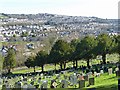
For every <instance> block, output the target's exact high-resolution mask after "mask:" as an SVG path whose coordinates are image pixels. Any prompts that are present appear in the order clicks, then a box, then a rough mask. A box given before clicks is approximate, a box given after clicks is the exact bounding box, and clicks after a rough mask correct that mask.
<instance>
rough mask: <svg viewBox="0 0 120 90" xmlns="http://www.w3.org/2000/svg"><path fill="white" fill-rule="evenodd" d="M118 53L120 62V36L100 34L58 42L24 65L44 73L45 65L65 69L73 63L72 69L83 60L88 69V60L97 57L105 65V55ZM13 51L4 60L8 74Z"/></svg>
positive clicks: (12, 62) (10, 50)
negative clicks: (38, 68)
mask: <svg viewBox="0 0 120 90" xmlns="http://www.w3.org/2000/svg"><path fill="white" fill-rule="evenodd" d="M112 53H118V54H119V61H120V35H118V36H109V35H106V34H101V35H99V36H98V37H94V36H86V37H84V38H82V39H81V40H80V39H75V40H72V41H71V42H70V43H68V42H66V41H64V40H58V41H56V42H55V43H54V45H53V46H52V47H51V50H50V52H49V53H48V52H46V51H39V52H38V53H37V54H36V55H35V56H30V57H29V58H27V60H26V61H25V65H26V66H27V67H28V68H30V67H33V68H34V72H35V67H36V66H40V67H41V68H42V71H44V65H45V64H54V65H55V69H56V65H57V64H59V65H60V68H61V69H65V68H66V63H67V62H73V66H74V68H77V67H78V60H81V59H83V60H85V61H86V62H87V66H88V68H89V67H90V64H89V62H90V60H91V59H94V58H96V57H97V56H98V55H101V56H102V60H103V64H106V54H112ZM15 61H16V59H15V51H14V49H12V48H10V49H9V50H8V54H7V55H6V57H5V59H4V63H3V66H4V68H5V69H7V70H8V72H10V70H11V69H12V68H14V67H15Z"/></svg>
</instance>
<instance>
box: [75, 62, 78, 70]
mask: <svg viewBox="0 0 120 90" xmlns="http://www.w3.org/2000/svg"><path fill="white" fill-rule="evenodd" d="M75 61H76V67H75V69H77V67H78V61H77V60H75Z"/></svg>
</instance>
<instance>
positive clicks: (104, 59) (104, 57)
mask: <svg viewBox="0 0 120 90" xmlns="http://www.w3.org/2000/svg"><path fill="white" fill-rule="evenodd" d="M102 60H103V64H106V54H103V55H102Z"/></svg>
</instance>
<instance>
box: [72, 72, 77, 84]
mask: <svg viewBox="0 0 120 90" xmlns="http://www.w3.org/2000/svg"><path fill="white" fill-rule="evenodd" d="M76 84H77V76H76V74H74V75H73V85H76Z"/></svg>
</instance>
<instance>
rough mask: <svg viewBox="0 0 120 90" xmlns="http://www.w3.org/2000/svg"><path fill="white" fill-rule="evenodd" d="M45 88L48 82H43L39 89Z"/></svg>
mask: <svg viewBox="0 0 120 90" xmlns="http://www.w3.org/2000/svg"><path fill="white" fill-rule="evenodd" d="M47 86H48V81H47V80H45V81H43V83H42V84H41V89H42V88H47Z"/></svg>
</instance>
